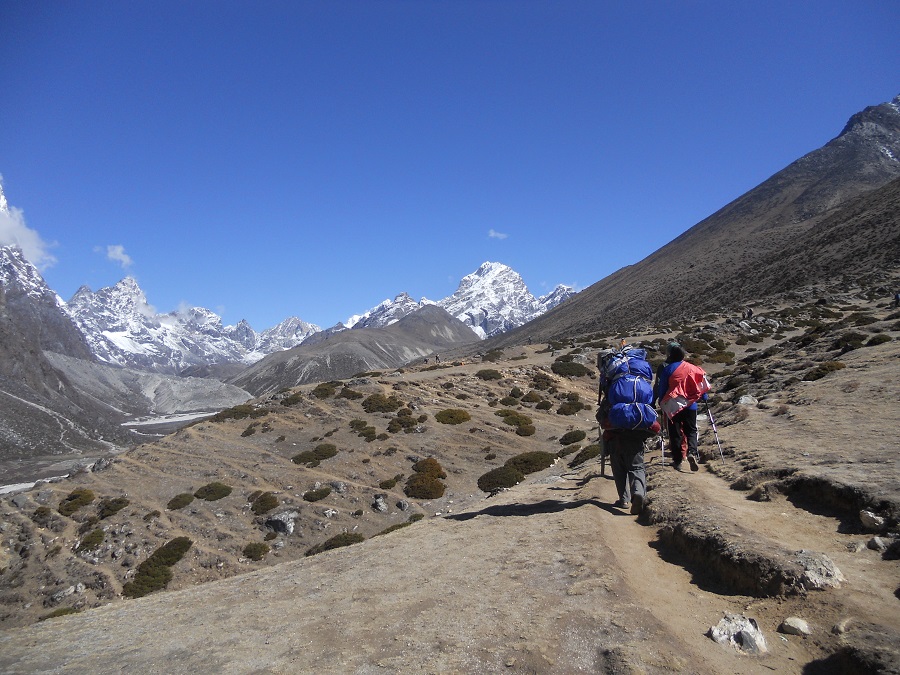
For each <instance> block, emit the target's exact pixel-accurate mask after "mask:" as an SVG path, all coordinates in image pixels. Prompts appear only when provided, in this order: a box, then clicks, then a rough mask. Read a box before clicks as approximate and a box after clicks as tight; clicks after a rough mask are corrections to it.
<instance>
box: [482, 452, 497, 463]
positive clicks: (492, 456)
mask: <svg viewBox="0 0 900 675" xmlns="http://www.w3.org/2000/svg"><path fill="white" fill-rule="evenodd" d="M484 459H485V460H486V461H488V462H491V461H493V460H495V459H497V455H496V453H493V452H489V453H488V454H486V455H485V456H484Z"/></svg>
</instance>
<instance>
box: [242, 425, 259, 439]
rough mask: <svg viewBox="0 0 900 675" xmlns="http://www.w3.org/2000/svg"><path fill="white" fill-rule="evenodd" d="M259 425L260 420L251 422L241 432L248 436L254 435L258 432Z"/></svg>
mask: <svg viewBox="0 0 900 675" xmlns="http://www.w3.org/2000/svg"><path fill="white" fill-rule="evenodd" d="M257 426H259V422H250V425H249V426H248V427H247V428H246V429H244V430H243V431H242V432H241V436H243V437H245V438H246V437H247V436H252V435H253V434H255V433H256V427H257Z"/></svg>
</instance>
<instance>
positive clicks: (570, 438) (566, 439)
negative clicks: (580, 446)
mask: <svg viewBox="0 0 900 675" xmlns="http://www.w3.org/2000/svg"><path fill="white" fill-rule="evenodd" d="M586 437H587V433H586V432H584V431H582V430H581V429H576V430H575V431H569V432H568V433H565V434H563V435H562V436H561V437H560V439H559V444H560V445H571V444H572V443H578V442H579V441H583V440H584V439H585V438H586Z"/></svg>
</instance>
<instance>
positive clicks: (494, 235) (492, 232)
mask: <svg viewBox="0 0 900 675" xmlns="http://www.w3.org/2000/svg"><path fill="white" fill-rule="evenodd" d="M488 236H489V237H490V238H491V239H506V238H507V237H508V236H509V235H508V234H503V233H502V232H497V231H496V230H488Z"/></svg>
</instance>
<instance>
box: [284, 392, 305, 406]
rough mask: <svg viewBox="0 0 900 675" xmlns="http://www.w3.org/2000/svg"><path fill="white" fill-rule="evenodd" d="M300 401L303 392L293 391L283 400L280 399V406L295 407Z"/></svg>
mask: <svg viewBox="0 0 900 675" xmlns="http://www.w3.org/2000/svg"><path fill="white" fill-rule="evenodd" d="M302 400H303V392H302V391H295V392H294V393H293V394H291V395H290V396H285V397H284V398H283V399H281V405H283V406H290V405H297V404H298V403H300V401H302Z"/></svg>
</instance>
